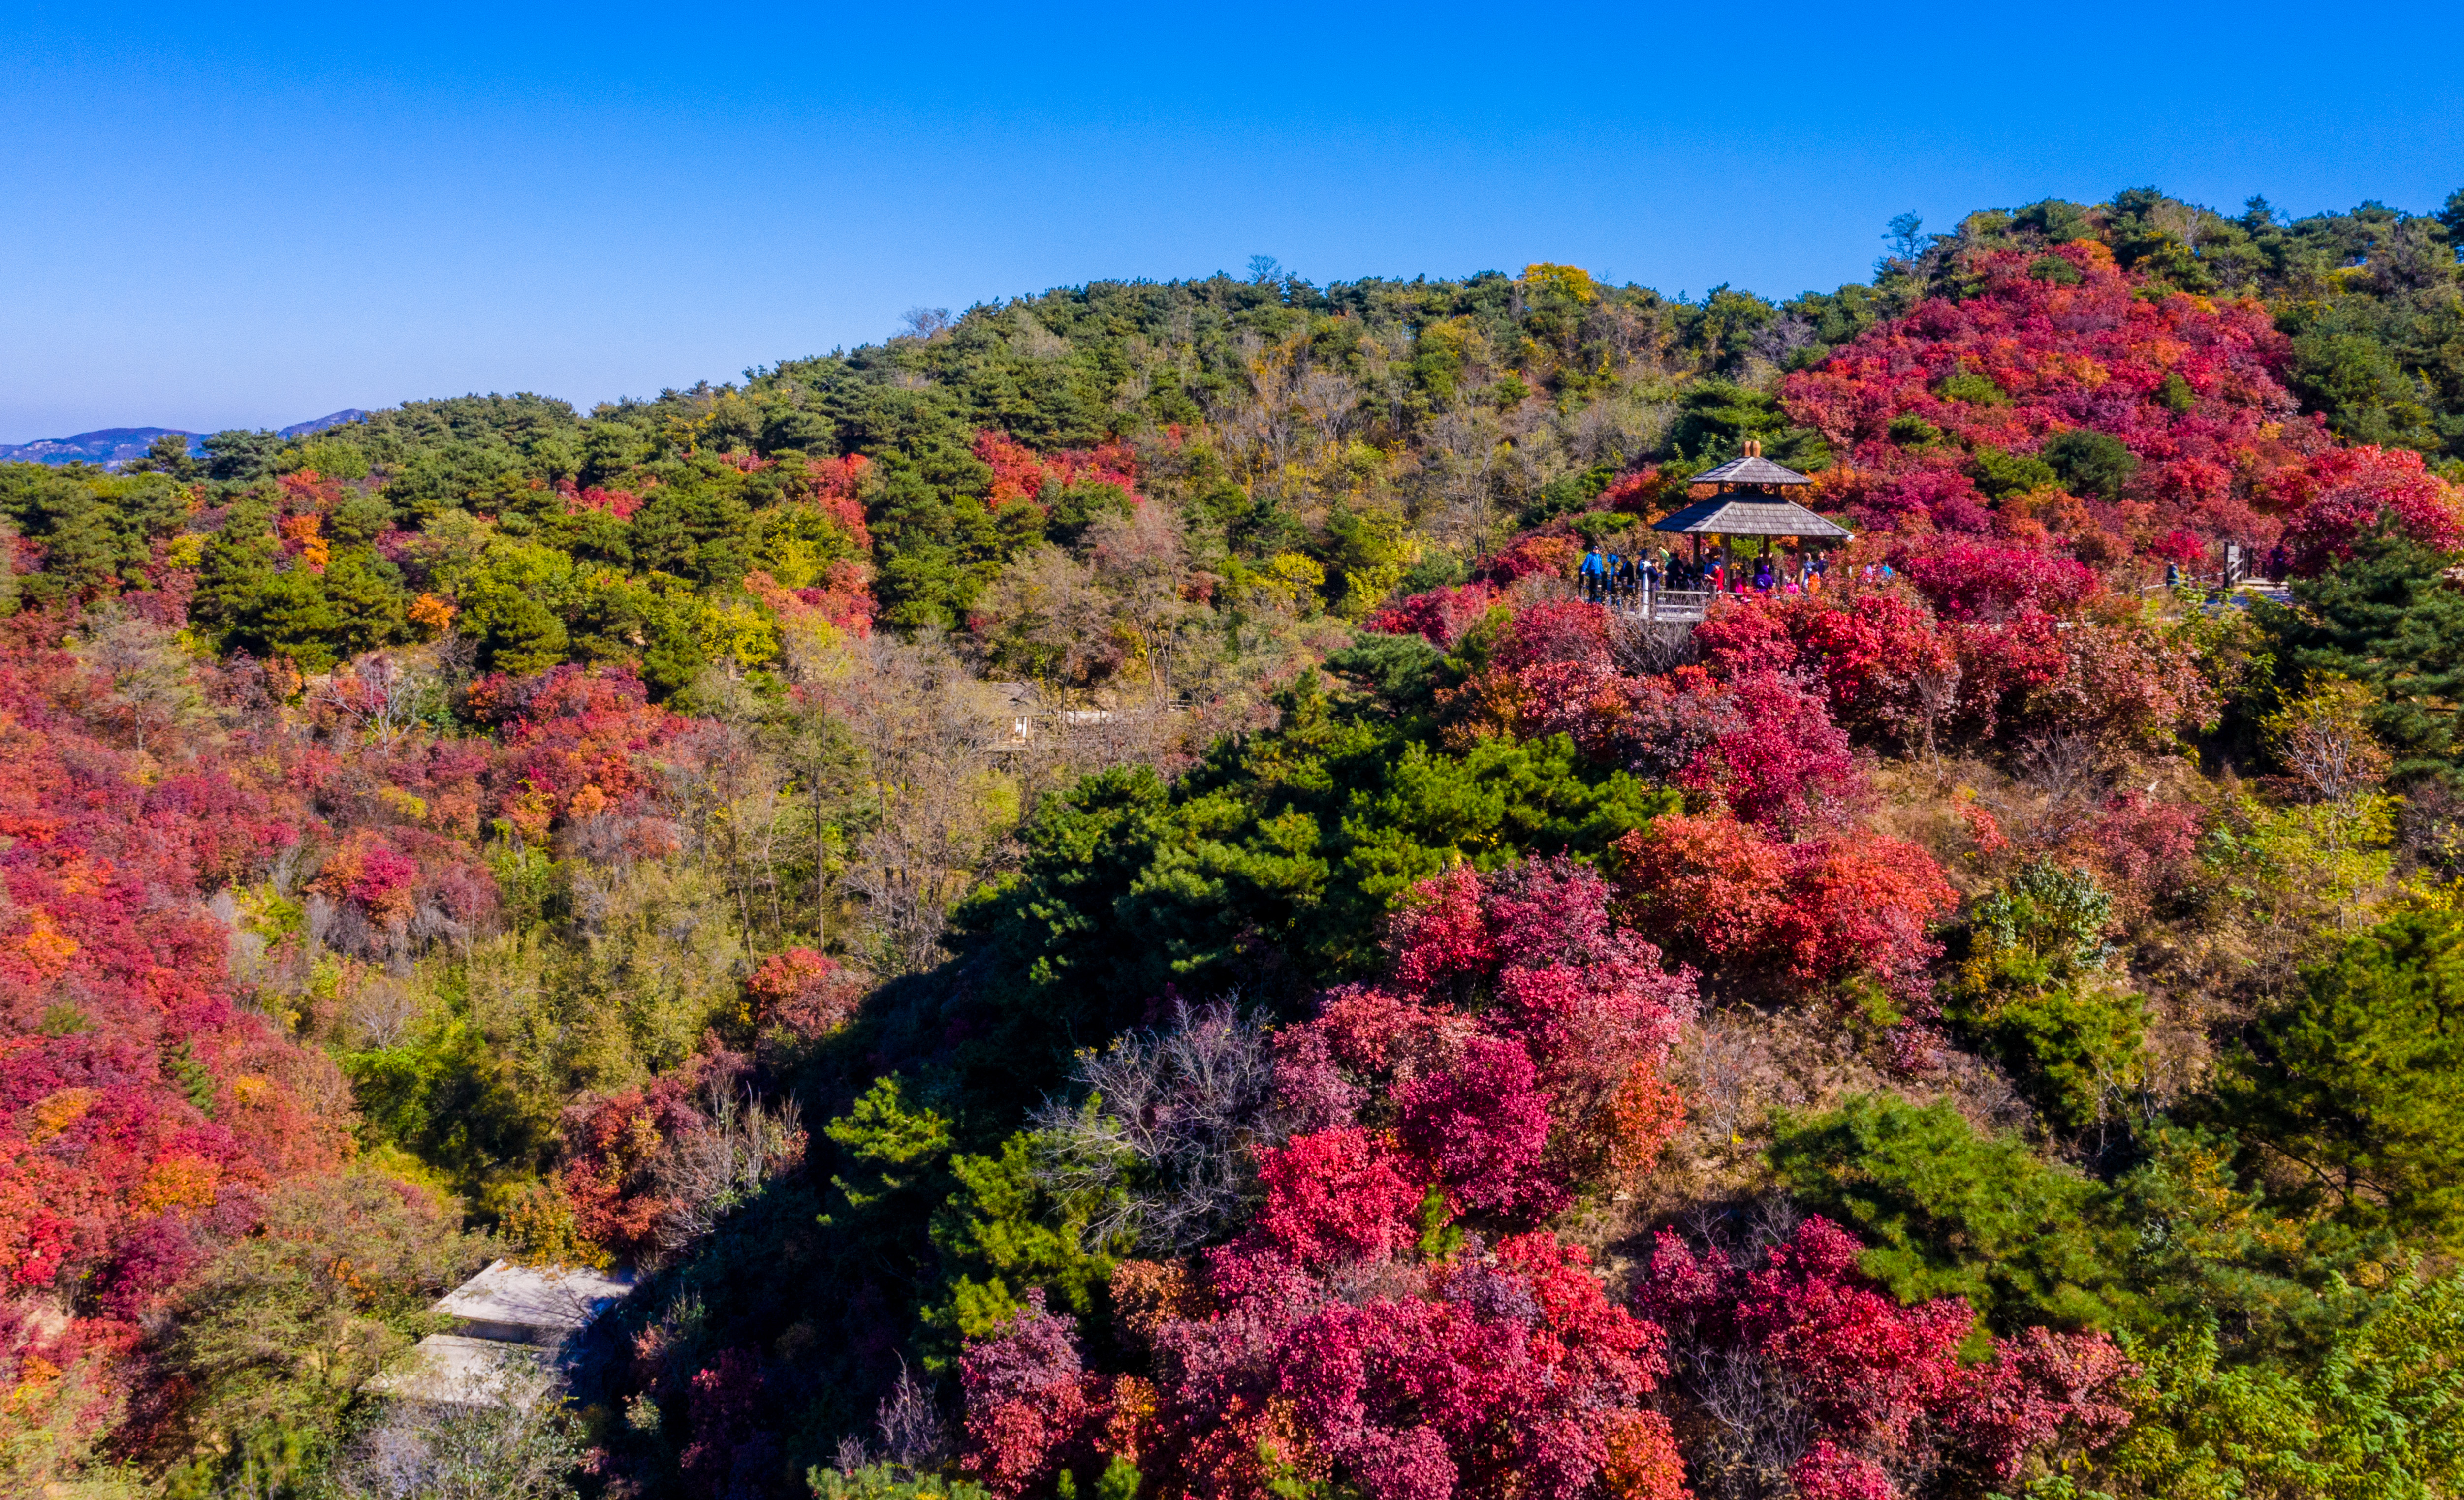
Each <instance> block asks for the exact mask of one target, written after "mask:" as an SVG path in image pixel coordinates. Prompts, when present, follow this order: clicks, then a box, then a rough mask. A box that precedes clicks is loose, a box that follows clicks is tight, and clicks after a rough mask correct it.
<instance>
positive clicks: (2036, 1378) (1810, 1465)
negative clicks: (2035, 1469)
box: [1636, 1218, 2131, 1500]
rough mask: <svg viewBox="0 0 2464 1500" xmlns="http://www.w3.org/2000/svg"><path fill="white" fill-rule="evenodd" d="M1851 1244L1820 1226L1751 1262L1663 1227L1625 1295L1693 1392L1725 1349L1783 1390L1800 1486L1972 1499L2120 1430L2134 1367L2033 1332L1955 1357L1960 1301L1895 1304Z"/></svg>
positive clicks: (2068, 1339)
mask: <svg viewBox="0 0 2464 1500" xmlns="http://www.w3.org/2000/svg"><path fill="white" fill-rule="evenodd" d="M1862 1249H1863V1246H1860V1245H1859V1244H1858V1243H1857V1241H1856V1239H1855V1238H1854V1237H1853V1236H1851V1235H1849V1234H1848V1233H1847V1232H1846V1231H1844V1230H1842V1229H1840V1228H1839V1227H1838V1226H1837V1225H1836V1224H1832V1223H1830V1222H1829V1221H1828V1220H1824V1219H1821V1218H1812V1219H1808V1220H1806V1221H1805V1222H1804V1223H1803V1224H1800V1225H1799V1226H1798V1227H1797V1230H1796V1233H1795V1235H1794V1237H1793V1239H1791V1240H1790V1241H1789V1242H1788V1243H1786V1244H1784V1245H1779V1246H1773V1247H1771V1250H1770V1252H1769V1253H1768V1255H1767V1256H1766V1257H1765V1258H1764V1260H1763V1262H1762V1263H1761V1264H1760V1265H1759V1266H1748V1265H1740V1264H1737V1263H1735V1262H1732V1261H1731V1260H1730V1259H1729V1258H1727V1257H1726V1256H1723V1255H1719V1254H1716V1253H1714V1254H1712V1255H1710V1256H1708V1257H1705V1256H1699V1255H1697V1254H1696V1252H1695V1251H1694V1250H1693V1248H1692V1247H1690V1246H1687V1245H1686V1244H1685V1242H1684V1241H1683V1239H1681V1238H1680V1237H1679V1236H1678V1235H1676V1234H1675V1233H1673V1232H1671V1231H1668V1230H1662V1231H1661V1233H1660V1235H1659V1237H1658V1241H1657V1246H1656V1248H1655V1250H1654V1252H1653V1256H1652V1264H1651V1268H1650V1271H1649V1273H1648V1274H1647V1276H1646V1277H1645V1278H1644V1281H1643V1284H1642V1286H1641V1289H1640V1290H1639V1293H1638V1295H1637V1298H1636V1302H1637V1306H1638V1307H1639V1309H1640V1310H1641V1311H1642V1312H1643V1313H1645V1315H1647V1316H1649V1317H1651V1318H1653V1319H1654V1320H1656V1321H1657V1322H1659V1323H1660V1324H1661V1326H1663V1327H1664V1328H1666V1329H1667V1330H1668V1332H1669V1334H1670V1335H1671V1339H1672V1343H1673V1345H1674V1348H1675V1350H1676V1351H1677V1357H1678V1364H1679V1367H1680V1369H1681V1372H1682V1373H1683V1377H1685V1378H1686V1379H1682V1380H1681V1384H1682V1385H1684V1386H1686V1387H1688V1394H1689V1395H1700V1394H1704V1392H1703V1390H1702V1387H1701V1386H1700V1385H1698V1384H1696V1383H1695V1381H1696V1380H1697V1379H1700V1378H1701V1377H1702V1376H1703V1375H1705V1374H1706V1373H1708V1372H1710V1371H1712V1370H1714V1369H1716V1368H1718V1367H1720V1366H1721V1365H1722V1364H1723V1362H1724V1361H1725V1360H1727V1359H1729V1358H1733V1357H1735V1356H1737V1355H1745V1356H1749V1357H1754V1358H1758V1359H1759V1360H1760V1361H1761V1362H1762V1363H1763V1364H1764V1365H1765V1367H1766V1368H1768V1369H1769V1370H1771V1372H1773V1373H1774V1374H1775V1375H1776V1376H1777V1377H1778V1378H1779V1379H1782V1380H1783V1381H1785V1383H1786V1386H1787V1389H1788V1391H1789V1392H1790V1394H1791V1396H1792V1397H1793V1400H1794V1401H1796V1402H1797V1403H1798V1404H1799V1405H1800V1406H1801V1407H1802V1408H1803V1409H1805V1410H1806V1411H1807V1412H1809V1413H1810V1414H1811V1415H1812V1417H1813V1419H1814V1422H1815V1429H1816V1430H1815V1432H1814V1433H1813V1434H1811V1437H1812V1439H1813V1441H1812V1442H1810V1443H1808V1444H1807V1445H1806V1447H1805V1450H1804V1451H1803V1453H1802V1454H1801V1455H1800V1456H1799V1457H1798V1458H1797V1459H1796V1461H1795V1467H1794V1468H1793V1477H1794V1478H1795V1480H1796V1482H1797V1484H1798V1486H1799V1488H1800V1490H1801V1492H1803V1493H1806V1494H1820V1495H1826V1496H1851V1497H1859V1500H1874V1497H1888V1496H1897V1495H1901V1494H1905V1493H1908V1492H1910V1490H1911V1489H1912V1488H1913V1483H1914V1481H1916V1480H1918V1479H1920V1478H1922V1479H1924V1480H1925V1481H1926V1482H1927V1488H1928V1489H1945V1488H1947V1489H1949V1490H1950V1491H1951V1492H1964V1493H1976V1494H1981V1493H1985V1492H1987V1491H1991V1490H1997V1489H2004V1488H2005V1487H2007V1486H2008V1485H2010V1483H2011V1482H2012V1481H2013V1480H2014V1479H2016V1478H2017V1477H2018V1475H2019V1473H2020V1472H2021V1468H2022V1466H2023V1465H2024V1464H2025V1462H2026V1461H2027V1459H2028V1458H2029V1457H2030V1456H2031V1455H2032V1454H2035V1453H2041V1452H2044V1451H2046V1450H2048V1449H2051V1448H2055V1447H2057V1445H2063V1444H2077V1445H2088V1446H2094V1445H2100V1444H2101V1443H2104V1442H2107V1441H2110V1440H2111V1439H2112V1438H2113V1437H2114V1436H2115V1435H2116V1434H2117V1433H2119V1432H2120V1431H2121V1429H2122V1428H2123V1426H2124V1425H2126V1424H2127V1423H2128V1422H2129V1420H2130V1413H2129V1410H2128V1408H2127V1407H2125V1406H2123V1404H2122V1403H2121V1399H2120V1386H2121V1382H2122V1381H2123V1379H2125V1378H2126V1377H2127V1376H2128V1375H2129V1374H2130V1373H2131V1367H2130V1364H2129V1361H2127V1360H2126V1359H2124V1358H2123V1356H2122V1354H2121V1352H2120V1351H2119V1350H2117V1349H2116V1348H2115V1347H2114V1346H2113V1343H2112V1341H2111V1340H2109V1339H2108V1338H2106V1337H2105V1336H2104V1335H2102V1334H2054V1333H2048V1332H2046V1331H2045V1330H2043V1329H2031V1330H2029V1331H2027V1332H2026V1333H2025V1334H2023V1335H2021V1336H2020V1337H2018V1338H2016V1339H2014V1340H2012V1341H2009V1342H2007V1343H1999V1344H1996V1346H1995V1348H1994V1353H1993V1357H1991V1359H1989V1360H1988V1361H1986V1362H1984V1363H1982V1364H1975V1365H1970V1364H1964V1363H1962V1362H1961V1359H1960V1349H1961V1347H1962V1345H1963V1343H1964V1342H1966V1341H1967V1340H1969V1338H1970V1337H1971V1336H1972V1327H1973V1324H1974V1321H1975V1319H1974V1315H1973V1314H1972V1313H1970V1312H1969V1308H1968V1306H1967V1304H1966V1303H1964V1302H1961V1301H1960V1300H1958V1299H1957V1298H1941V1299H1937V1300H1935V1301H1932V1302H1927V1303H1925V1304H1923V1305H1921V1306H1918V1307H1913V1308H1903V1307H1902V1306H1900V1305H1899V1304H1898V1303H1897V1302H1895V1301H1893V1300H1892V1299H1891V1297H1890V1296H1889V1295H1888V1294H1887V1293H1886V1292H1884V1291H1883V1290H1881V1288H1880V1287H1878V1286H1876V1285H1875V1284H1874V1283H1873V1282H1872V1281H1870V1280H1869V1279H1868V1278H1866V1277H1865V1276H1864V1275H1863V1274H1862V1273H1861V1272H1860V1271H1859V1269H1858V1268H1857V1257H1858V1255H1859V1253H1860V1252H1861V1251H1862ZM1946 1480H1949V1481H1950V1483H1949V1484H1948V1485H1947V1486H1946V1483H1945V1482H1946Z"/></svg>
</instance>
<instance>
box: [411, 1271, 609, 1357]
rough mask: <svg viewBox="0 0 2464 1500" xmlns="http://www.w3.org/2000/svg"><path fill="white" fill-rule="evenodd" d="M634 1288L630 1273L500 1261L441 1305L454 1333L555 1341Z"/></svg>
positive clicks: (519, 1340)
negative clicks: (453, 1321)
mask: <svg viewBox="0 0 2464 1500" xmlns="http://www.w3.org/2000/svg"><path fill="white" fill-rule="evenodd" d="M632 1290H633V1281H632V1278H631V1277H630V1276H619V1275H610V1274H608V1273H607V1272H605V1271H597V1270H587V1269H582V1268H572V1267H563V1266H558V1267H540V1266H517V1265H516V1264H514V1263H513V1262H512V1261H498V1262H496V1263H495V1265H493V1266H490V1267H489V1268H487V1269H486V1270H483V1271H481V1272H480V1273H479V1274H477V1275H476V1276H473V1277H472V1278H471V1279H470V1280H469V1281H466V1282H464V1283H463V1284H462V1285H461V1286H459V1287H457V1288H455V1289H454V1290H453V1292H452V1293H451V1295H450V1296H448V1297H446V1299H445V1300H444V1301H442V1302H439V1303H438V1304H436V1311H437V1312H439V1313H445V1314H447V1315H448V1316H450V1317H451V1318H453V1319H454V1320H455V1324H456V1327H455V1332H457V1333H459V1334H462V1335H467V1336H468V1337H471V1338H480V1339H489V1340H493V1341H495V1342H498V1343H507V1344H539V1345H548V1346H554V1345H557V1344H561V1343H563V1342H564V1341H565V1340H566V1339H568V1338H570V1337H572V1336H573V1335H575V1334H578V1333H580V1332H582V1331H583V1329H585V1328H587V1327H589V1326H590V1324H591V1322H592V1320H593V1319H595V1318H597V1317H598V1316H599V1314H600V1313H605V1312H606V1311H607V1310H608V1309H609V1308H611V1307H614V1306H615V1305H616V1304H617V1303H619V1302H622V1301H624V1300H625V1298H626V1297H627V1295H629V1294H630V1293H631V1292H632Z"/></svg>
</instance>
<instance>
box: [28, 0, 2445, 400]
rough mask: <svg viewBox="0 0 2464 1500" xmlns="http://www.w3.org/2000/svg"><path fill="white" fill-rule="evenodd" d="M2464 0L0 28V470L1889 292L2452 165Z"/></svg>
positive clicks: (869, 14) (2401, 196)
mask: <svg viewBox="0 0 2464 1500" xmlns="http://www.w3.org/2000/svg"><path fill="white" fill-rule="evenodd" d="M2459 12H2464V7H2458V6H2455V5H2453V4H2452V3H2449V4H2442V5H2431V4H2415V3H2410V0H2395V3H2387V4H2381V5H2377V6H2373V7H2369V8H2366V9H2365V11H2357V12H2336V11H2321V10H2320V9H2318V8H2316V7H2313V8H2309V9H2306V10H2302V11H2295V10H2292V9H2290V8H2278V7H2272V6H2256V7H2254V6H2245V7H2238V8H2233V7H2226V8H2218V7H2187V6H2180V5H2169V6H2167V5H2157V6H2148V5H2134V6H2115V5H2104V4H2096V3H2083V4H2072V5H2066V6H2041V5H2040V6H2028V7H2005V8H1995V7H1991V6H1983V5H1978V4H1975V3H1973V0H1970V3H1968V4H1963V5H1959V6H1956V7H1953V6H1944V5H1934V4H1929V3H1928V4H1907V5H1902V6H1899V7H1887V6H1873V5H1860V6H1857V7H1832V8H1819V9H1817V8H1813V7H1803V6H1746V7H1731V8H1727V9H1722V8H1716V7H1703V6H1697V7H1687V8H1683V9H1678V8H1652V7H1623V8H1606V7H1600V8H1587V7H1582V6H1574V5H1568V6H1559V7H1555V8H1551V9H1548V10H1545V11H1537V10H1534V11H1515V10H1510V9H1505V8H1482V9H1478V10H1471V9H1462V8H1455V7H1447V6H1436V5H1429V6H1416V7H1411V8H1370V7H1353V8H1341V9H1338V8H1331V7H1328V8H1308V7H1297V8H1296V7H1265V6H1254V7H1246V8H1231V7H1214V8H1192V7H1169V8H1167V7H1155V6H1141V7H1130V6H1118V7H1100V8H1099V7H1082V8H1074V9H1070V10H1067V11H1064V10H1048V11H1038V10H1031V9H1024V8H1017V7H1005V8H998V9H995V8H975V7H963V6H960V7H946V6H945V7H935V6H929V5H905V6H886V5H875V6H868V7H863V8H838V7H830V6H806V7H798V8H763V7H760V6H757V5H739V6H735V7H720V6H705V7H699V8H693V7H681V8H680V7H672V6H671V7H663V8H660V9H659V10H656V11H649V10H633V9H628V8H626V7H622V6H598V7H590V8H570V9H565V8H552V7H523V6H518V5H513V4H502V3H500V4H497V5H494V6H488V7H467V6H459V5H452V4H432V5H423V6H417V7H403V6H388V7H335V6H326V7H318V8H298V9H241V8H229V9H221V8H205V7H193V6H190V7H178V8H173V7H160V8H154V7H114V6H109V5H97V4H87V5H79V6H51V5H34V6H21V5H16V4H11V5H8V6H5V7H0V35H5V37H6V42H5V45H0V203H5V204H6V205H7V208H6V209H5V210H0V442H22V441H26V440H28V439H31V438H35V437H46V436H58V435H62V434H65V433H68V432H73V431H78V430H86V429H91V428H97V427H104V426H121V425H153V424H159V425H165V426H172V427H185V428H190V429H195V430H212V429H216V428H221V427H227V426H258V425H269V426H270V425H281V424H285V423H289V422H294V421H297V420H300V419H302V418H305V417H311V416H316V415H319V414H321V413H323V412H325V411H329V410H332V409H335V408H341V407H346V406H359V407H379V406H385V405H390V404H392V403H394V402H397V401H401V400H404V399H407V398H415V397H420V396H430V395H447V394H455V393H459V392H462V391H466V390H515V389H533V390H539V391H545V392H549V393H552V394H556V395H561V396H564V397H567V398H569V399H572V400H574V401H577V402H580V403H583V404H584V405H585V406H586V405H587V404H589V403H591V402H594V401H599V400H604V399H606V398H609V397H613V396H617V395H622V394H650V393H654V392H655V391H657V390H658V389H659V388H660V387H662V386H683V385H690V384H691V383H693V381H694V380H697V379H710V380H725V379H730V378H733V377H735V376H736V375H737V374H738V373H739V372H740V371H742V370H743V369H744V368H745V367H746V366H748V365H752V364H766V363H769V362H771V361H773V360H777V359H780V358H792V357H796V356H800V355H805V354H811V353H818V352H824V351H826V350H828V349H830V348H832V347H834V346H838V345H842V344H852V343H857V342H865V341H867V340H870V339H875V338H878V337H880V336H882V335H883V334H886V333H888V332H890V331H891V330H892V329H893V328H894V327H895V326H896V324H897V321H898V319H899V315H900V314H901V312H902V311H904V310H905V309H907V308H909V307H913V306H918V305H923V306H947V307H951V308H961V307H964V306H965V305H967V304H968V303H970V302H972V301H976V300H979V299H981V300H990V299H997V298H1002V297H1006V296H1012V295H1016V294H1019V293H1022V292H1030V291H1036V290H1041V289H1043V288H1045V287H1050V286H1057V285H1066V284H1070V283H1075V282H1080V281H1084V280H1087V279H1089V278H1094V277H1108V276H1123V277H1129V276H1145V277H1154V278H1164V277H1171V276H1192V275H1203V274H1206V273H1208V272H1211V271H1214V270H1216V269H1219V268H1222V269H1228V270H1233V271H1236V272H1237V271H1239V270H1241V269H1242V268H1243V266H1244V265H1245V263H1246V261H1247V259H1248V257H1249V256H1251V255H1253V254H1271V255H1275V256H1278V257H1279V258H1280V259H1281V260H1282V261H1283V262H1284V264H1285V265H1286V266H1287V267H1289V268H1291V269H1292V270H1293V271H1295V272H1297V273H1299V274H1300V275H1302V276H1308V277H1309V278H1310V279H1311V280H1314V281H1318V282H1325V281H1328V280H1332V279H1338V278H1344V277H1351V276H1361V275H1372V274H1382V275H1392V276H1412V275H1415V274H1418V273H1422V272H1426V273H1429V274H1431V275H1461V274H1465V273H1469V272H1473V271H1478V270H1483V269H1487V268H1499V269H1509V270H1510V269H1513V268H1516V267H1520V266H1521V265H1523V264H1525V263H1526V262H1529V261H1531V260H1538V259H1548V260H1562V261H1573V262H1577V263H1580V264H1583V265H1585V266H1588V267H1590V268H1592V269H1593V270H1594V271H1595V272H1602V273H1606V274H1608V275H1611V276H1616V277H1617V278H1619V279H1631V280H1635V281H1639V282H1642V283H1645V284H1647V285H1651V286H1655V287H1658V288H1660V289H1661V290H1662V291H1664V292H1668V293H1672V294H1674V293H1678V292H1690V293H1692V294H1695V295H1697V296H1699V295H1701V294H1702V293H1703V292H1704V291H1705V290H1706V289H1708V288H1709V287H1711V286H1712V285H1714V284H1716V283H1719V282H1723V281H1727V282H1730V283H1733V284H1735V285H1738V286H1742V287H1747V288H1749V289H1752V290H1755V291H1758V292H1763V293H1766V294H1771V295H1776V296H1787V295H1791V294H1793V293H1796V292H1799V291H1802V290H1805V289H1807V288H1809V287H1825V288H1827V287H1830V286H1834V285H1837V283H1839V282H1840V281H1842V280H1848V279H1856V278H1859V277H1861V276H1864V275H1865V274H1866V272H1867V268H1868V266H1869V264H1870V262H1871V260H1872V258H1873V256H1874V255H1875V254H1877V253H1878V251H1879V250H1880V248H1881V245H1880V239H1879V236H1880V234H1881V228H1882V224H1883V222H1884V221H1885V220H1886V219H1888V218H1889V217H1890V216H1891V215H1892V214H1894V213H1898V212H1900V211H1902V210H1916V211H1918V212H1920V213H1922V214H1924V215H1925V218H1926V220H1927V222H1928V223H1929V224H1930V225H1931V226H1933V227H1935V228H1947V227H1948V226H1949V225H1950V224H1951V223H1952V222H1953V221H1955V220H1956V219H1957V218H1958V217H1959V216H1960V215H1961V214H1962V213H1964V212H1966V211H1967V210H1970V209H1974V208H1980V207H1988V206H2008V205H2014V204H2018V203H2022V202H2027V201H2030V200H2033V199H2036V198H2041V197H2045V196H2047V195H2058V196H2064V197H2072V198H2079V199H2088V200H2093V199H2100V198H2103V197H2105V196H2108V195H2110V194H2111V193H2112V192H2114V191H2115V190H2117V189H2119V188H2125V187H2134V186H2140V185H2145V184H2154V185H2157V186H2161V187H2163V188H2166V189H2167V190H2168V191H2172V192H2175V193H2178V194H2181V195H2183V196H2186V197H2189V198H2193V199H2196V200H2199V201H2203V202H2207V203H2211V204H2214V205H2217V206H2219V207H2228V208H2231V207H2237V206H2238V205H2239V204H2240V202H2241V201H2242V200H2243V199H2244V198H2245V197H2247V196H2249V195H2250V194H2251V193H2254V192H2261V193H2265V194H2266V195H2267V196H2268V197H2269V198H2270V199H2271V200H2272V201H2274V202H2275V203H2276V204H2277V206H2278V207H2280V208H2284V209H2288V210H2294V211H2297V212H2306V211H2315V210H2321V209H2331V208H2349V207H2351V206H2352V205H2353V204H2355V203H2357V202H2359V201H2361V200H2363V199H2365V198H2378V199H2381V200H2383V201H2386V202H2388V203H2392V204H2395V205H2397V206H2399V207H2403V208H2409V209H2414V210H2423V209H2430V208H2434V207H2435V206H2436V205H2437V204H2438V203H2439V202H2441V201H2442V200H2443V199H2444V198H2445V197H2446V196H2447V194H2448V193H2449V192H2451V191H2453V190H2454V189H2455V188H2459V187H2464V72H2459V70H2457V69H2455V68H2454V67H2453V65H2452V61H2453V57H2454V56H2455V55H2457V51H2456V49H2457V45H2458V43H2459V42H2464V14H2459Z"/></svg>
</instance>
